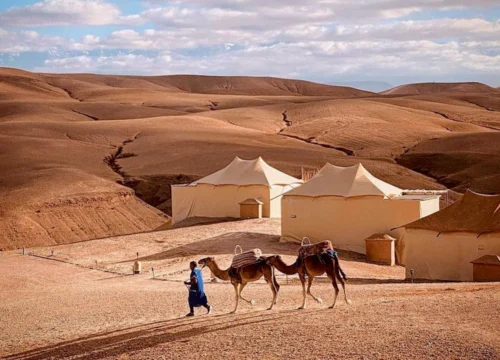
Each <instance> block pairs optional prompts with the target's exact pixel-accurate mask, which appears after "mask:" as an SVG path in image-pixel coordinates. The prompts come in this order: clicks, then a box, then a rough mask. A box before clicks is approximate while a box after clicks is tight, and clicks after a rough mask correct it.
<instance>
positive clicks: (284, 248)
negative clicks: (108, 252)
mask: <svg viewBox="0 0 500 360" xmlns="http://www.w3.org/2000/svg"><path fill="white" fill-rule="evenodd" d="M279 240H280V236H279V235H269V234H263V233H254V232H231V233H226V234H222V235H219V236H215V237H211V238H207V239H203V240H200V241H196V242H193V243H190V244H187V245H182V246H178V247H175V248H171V249H168V250H165V251H162V252H159V253H156V254H152V255H148V256H144V257H142V258H139V259H137V260H139V261H159V260H167V259H175V258H180V257H195V256H198V255H199V256H206V255H207V254H210V255H227V254H233V253H234V248H235V246H236V245H240V246H242V247H243V250H250V249H254V248H259V249H261V250H262V252H263V253H264V254H267V255H274V254H280V255H290V256H297V254H298V249H299V247H300V245H299V244H296V243H291V242H286V243H283V242H280V241H279ZM339 258H340V259H341V260H347V261H361V262H365V261H366V257H365V256H364V255H362V254H358V253H354V252H351V251H344V250H339ZM135 260H136V259H130V260H125V261H121V262H120V263H126V262H130V261H135Z"/></svg>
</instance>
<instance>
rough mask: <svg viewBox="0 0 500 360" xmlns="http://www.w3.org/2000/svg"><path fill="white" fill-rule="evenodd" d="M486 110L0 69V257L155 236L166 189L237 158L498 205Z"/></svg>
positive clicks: (307, 90) (196, 80)
mask: <svg viewBox="0 0 500 360" xmlns="http://www.w3.org/2000/svg"><path fill="white" fill-rule="evenodd" d="M498 110H500V93H498V92H495V93H486V92H485V93H477V92H474V93H467V92H460V93H454V94H448V93H439V94H416V95H402V96H399V95H397V94H391V95H377V94H371V93H368V92H365V91H359V90H356V89H352V88H345V87H336V86H329V85H321V84H315V83H310V82H305V81H299V80H286V79H276V78H252V77H248V78H247V77H212V76H206V77H205V76H187V75H179V76H152V77H139V76H115V75H92V74H68V75H65V74H35V73H30V72H26V71H22V70H17V69H6V68H0V173H1V174H2V177H1V178H0V214H1V216H0V249H12V248H18V247H22V246H33V245H50V244H61V243H69V242H75V241H80V240H88V239H95V238H100V237H106V236H111V235H118V234H126V233H134V232H142V231H148V230H153V229H156V228H158V227H161V226H164V224H165V223H167V222H168V218H167V217H166V215H165V213H166V214H169V213H170V211H171V203H170V184H172V183H185V182H190V181H193V180H195V179H197V178H200V177H202V176H205V175H207V174H209V173H211V172H213V171H216V170H218V169H220V168H221V167H223V166H225V165H227V163H228V162H229V161H231V159H232V158H234V156H236V155H237V156H240V157H242V158H255V157H257V156H262V157H264V159H265V160H266V161H267V162H269V164H271V165H272V166H274V167H276V168H278V169H280V170H282V171H285V172H287V173H289V174H291V175H294V176H300V173H301V167H312V168H319V167H321V166H323V165H324V164H325V163H326V162H330V163H333V164H336V165H341V166H347V165H352V164H355V163H358V162H363V164H365V166H366V167H367V168H368V170H369V171H371V172H372V173H373V174H374V175H376V176H377V177H380V178H381V179H383V180H385V181H388V182H391V183H393V184H395V185H397V186H399V187H402V188H428V189H443V188H446V187H448V188H450V189H451V190H452V191H451V197H452V198H456V197H457V196H459V192H462V191H464V190H465V189H466V188H468V187H470V188H472V189H473V190H477V191H481V192H486V193H492V192H498V191H499V190H498V189H497V187H496V186H495V185H494V184H493V183H494V181H493V182H492V179H493V180H495V181H496V178H495V176H496V175H497V174H498V167H496V166H495V161H496V159H497V156H498V154H499V152H500V149H498V147H496V146H493V145H491V144H495V143H497V142H498V139H497V136H496V135H497V134H498V130H499V129H500V116H499V114H500V112H499V111H498ZM490 145H491V146H490ZM478 149H479V150H478ZM430 159H435V161H431V160H430ZM464 159H466V160H467V161H464ZM457 161H459V162H457ZM426 164H429V166H427V165H426ZM471 179H473V181H472V180H471ZM138 196H139V197H140V199H139V197H138ZM160 210H161V211H160ZM162 211H163V212H162Z"/></svg>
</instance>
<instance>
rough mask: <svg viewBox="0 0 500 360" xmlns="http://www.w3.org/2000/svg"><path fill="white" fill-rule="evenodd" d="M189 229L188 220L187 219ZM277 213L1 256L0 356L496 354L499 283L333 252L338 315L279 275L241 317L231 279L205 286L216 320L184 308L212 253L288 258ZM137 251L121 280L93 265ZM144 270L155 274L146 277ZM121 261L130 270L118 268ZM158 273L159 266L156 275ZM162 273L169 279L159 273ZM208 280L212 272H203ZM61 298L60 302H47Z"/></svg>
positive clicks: (320, 291)
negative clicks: (341, 286)
mask: <svg viewBox="0 0 500 360" xmlns="http://www.w3.org/2000/svg"><path fill="white" fill-rule="evenodd" d="M191 225H193V223H191ZM278 233H279V222H278V221H277V220H244V221H235V222H225V223H219V224H208V225H203V224H198V225H197V226H189V227H184V228H179V229H175V230H167V231H163V232H152V233H147V234H139V235H129V236H120V237H114V238H105V239H100V240H93V241H86V242H80V243H75V244H69V245H62V246H55V247H41V248H34V249H30V251H35V252H36V253H37V254H40V255H44V256H50V254H51V250H54V257H55V259H57V260H62V261H71V262H73V263H76V264H79V265H80V266H75V265H73V264H65V263H62V262H59V261H50V260H46V259H42V258H36V257H33V256H21V255H19V252H17V253H16V252H8V253H1V254H0V259H1V261H0V271H1V272H2V277H0V287H1V288H2V292H0V304H1V305H0V321H1V322H2V324H8V326H2V327H1V328H0V338H1V339H2V340H1V341H0V357H2V356H3V358H5V359H10V360H18V359H31V360H35V359H48V358H52V359H61V358H65V359H117V358H118V359H146V358H151V359H156V358H166V359H199V358H200V357H205V358H224V359H255V358H262V359H330V358H332V357H334V358H338V359H360V358H376V359H422V358H439V359H469V358H475V359H499V358H500V345H499V343H498V341H497V340H498V338H499V336H500V329H499V328H498V326H497V323H498V321H499V320H500V318H499V315H498V314H500V311H499V310H500V308H499V304H500V301H499V300H500V290H499V287H498V284H494V283H486V284H472V283H441V284H440V283H421V284H409V283H403V282H401V279H402V276H404V270H403V269H401V268H399V267H392V268H391V267H385V266H379V265H373V264H369V263H366V262H365V261H364V259H363V257H359V256H358V257H355V256H350V255H349V254H348V253H341V254H340V260H341V265H342V267H343V268H344V270H345V271H346V273H347V275H348V277H350V278H354V279H355V278H359V279H361V280H362V279H364V280H365V281H364V282H363V281H355V280H354V281H352V283H348V292H349V296H350V298H351V299H352V300H353V305H351V306H348V305H346V304H345V303H344V302H343V301H341V299H339V302H338V303H337V306H336V308H335V309H334V310H330V309H327V306H328V305H330V303H331V301H332V287H331V285H330V284H329V283H328V282H327V281H326V280H322V279H319V280H317V281H316V282H315V284H314V285H313V292H314V293H315V294H316V295H318V296H320V297H321V298H322V299H323V300H324V301H325V303H324V304H317V303H314V302H312V301H309V304H308V305H309V306H308V309H307V310H301V311H299V310H296V308H297V307H298V305H299V304H300V301H301V289H300V285H299V284H298V283H297V281H295V280H293V279H289V281H288V282H287V280H286V278H285V277H283V276H279V277H278V281H279V282H280V284H281V289H280V297H279V300H278V304H277V305H276V306H275V309H274V310H273V311H266V310H265V309H266V307H267V305H268V303H269V301H270V290H269V287H268V286H267V284H265V283H263V282H258V283H254V284H250V285H249V286H248V287H247V288H246V289H245V293H246V296H247V297H249V298H252V299H255V300H256V304H255V305H254V306H253V307H252V306H250V305H248V304H245V303H243V304H242V305H241V307H240V312H239V313H238V314H237V315H229V314H228V312H229V311H230V310H231V307H232V304H233V294H232V289H231V285H229V284H226V283H209V282H208V283H207V284H206V292H207V294H208V296H209V300H210V302H211V303H212V305H213V306H214V313H213V315H210V316H207V315H204V314H203V311H201V310H197V316H196V317H195V318H193V319H187V318H185V317H184V315H185V313H186V311H187V305H186V296H187V295H186V289H185V287H184V285H183V284H182V283H181V282H180V280H182V279H185V278H186V276H187V275H188V274H187V270H186V266H187V264H188V263H189V260H191V259H198V258H201V257H204V256H207V255H215V256H216V258H217V259H218V260H219V261H221V262H222V263H223V266H225V264H227V262H228V261H230V258H231V253H232V252H233V250H234V244H235V243H240V244H244V245H245V248H246V247H248V248H250V247H255V246H261V247H262V248H263V250H264V252H266V253H274V252H278V253H282V254H284V256H285V261H287V262H290V261H291V260H292V259H294V254H296V250H297V249H296V245H293V244H281V243H279V242H278V239H277V238H278V236H277V234H278ZM136 251H139V252H140V255H139V256H140V257H141V259H142V261H143V269H144V270H145V273H144V274H142V275H135V276H132V275H127V276H117V275H114V274H111V273H106V272H103V271H97V270H92V269H89V267H93V266H94V260H95V259H97V260H98V266H99V267H100V268H101V269H105V270H112V269H113V268H116V267H118V270H119V268H121V269H122V270H123V271H119V272H123V273H126V272H127V271H128V273H130V265H131V264H132V262H133V261H134V260H135V258H136ZM150 267H154V268H155V269H157V271H158V273H159V274H160V278H161V279H167V280H169V279H170V280H172V281H159V280H153V279H152V278H151V273H150V271H149V268H150ZM127 268H128V270H126V269H127ZM161 269H162V270H161ZM162 274H167V275H166V276H163V275H162ZM204 275H205V276H207V277H208V275H209V274H208V272H207V271H206V270H204ZM54 304H57V306H54Z"/></svg>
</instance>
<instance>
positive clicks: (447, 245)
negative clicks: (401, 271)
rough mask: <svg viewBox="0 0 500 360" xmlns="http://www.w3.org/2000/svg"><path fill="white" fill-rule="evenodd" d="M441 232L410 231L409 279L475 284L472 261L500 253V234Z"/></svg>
mask: <svg viewBox="0 0 500 360" xmlns="http://www.w3.org/2000/svg"><path fill="white" fill-rule="evenodd" d="M437 235H438V233H437V232H435V231H430V230H423V229H406V231H405V233H404V235H403V237H402V239H401V240H402V243H403V244H404V247H403V254H402V258H403V263H404V265H405V267H406V276H407V277H410V269H413V270H414V275H413V276H414V277H415V278H417V279H428V280H451V281H473V272H472V268H473V267H472V264H471V263H470V262H471V261H472V260H475V259H477V258H479V257H481V256H483V255H488V254H500V232H495V233H486V234H482V235H481V236H480V237H479V238H478V237H477V235H478V234H475V233H465V232H456V233H441V234H440V235H439V236H437Z"/></svg>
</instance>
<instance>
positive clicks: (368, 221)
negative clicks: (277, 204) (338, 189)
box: [281, 195, 421, 254]
mask: <svg viewBox="0 0 500 360" xmlns="http://www.w3.org/2000/svg"><path fill="white" fill-rule="evenodd" d="M282 199H283V200H282V203H281V206H282V209H281V214H282V220H281V221H282V223H281V233H282V240H283V241H295V242H300V240H301V239H302V237H304V236H307V237H309V238H310V239H311V241H313V242H317V241H321V240H327V239H328V240H331V241H332V243H333V244H334V246H336V247H338V248H341V249H346V250H351V251H356V252H359V253H362V254H365V253H366V248H365V239H366V238H367V237H368V236H370V235H372V234H374V233H389V232H390V230H391V229H392V228H395V227H397V226H401V225H404V224H407V223H409V222H412V221H414V220H417V219H419V218H420V212H421V209H420V203H421V201H418V200H384V199H383V198H382V197H380V196H365V197H355V198H347V199H346V198H340V197H331V196H330V197H327V196H325V197H318V198H311V197H305V196H286V195H285V196H283V197H282Z"/></svg>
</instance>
